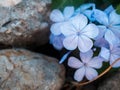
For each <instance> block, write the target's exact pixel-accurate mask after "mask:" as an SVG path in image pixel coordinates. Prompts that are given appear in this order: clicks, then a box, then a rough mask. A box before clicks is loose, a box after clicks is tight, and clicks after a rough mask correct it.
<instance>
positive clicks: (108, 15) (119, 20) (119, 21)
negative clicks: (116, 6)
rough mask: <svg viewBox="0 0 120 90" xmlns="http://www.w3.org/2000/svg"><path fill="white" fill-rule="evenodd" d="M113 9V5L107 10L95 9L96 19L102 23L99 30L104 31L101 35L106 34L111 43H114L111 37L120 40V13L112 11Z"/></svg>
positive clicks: (105, 36)
mask: <svg viewBox="0 0 120 90" xmlns="http://www.w3.org/2000/svg"><path fill="white" fill-rule="evenodd" d="M111 9H112V7H109V8H108V9H106V10H105V11H101V10H98V9H95V10H94V17H95V19H96V21H98V22H99V23H100V24H102V25H99V30H100V32H102V34H100V35H101V36H104V38H105V39H106V40H107V41H108V42H109V44H112V42H110V41H111V39H114V41H115V42H119V38H120V15H118V14H117V13H116V11H115V10H112V11H111V12H110V10H111ZM111 37H112V38H111Z"/></svg>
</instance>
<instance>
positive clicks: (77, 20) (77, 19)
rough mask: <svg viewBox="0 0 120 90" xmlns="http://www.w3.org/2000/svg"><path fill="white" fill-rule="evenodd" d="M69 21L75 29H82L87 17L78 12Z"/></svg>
mask: <svg viewBox="0 0 120 90" xmlns="http://www.w3.org/2000/svg"><path fill="white" fill-rule="evenodd" d="M70 22H71V23H72V25H73V26H74V27H75V29H76V31H77V30H81V29H83V28H84V27H85V26H86V25H87V23H88V20H87V17H86V16H84V15H83V14H78V15H76V16H74V17H73V18H71V20H70Z"/></svg>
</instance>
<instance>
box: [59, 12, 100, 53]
mask: <svg viewBox="0 0 120 90" xmlns="http://www.w3.org/2000/svg"><path fill="white" fill-rule="evenodd" d="M87 23H88V20H87V17H86V16H84V15H82V14H78V15H76V16H74V17H72V18H71V19H70V20H69V22H66V23H64V25H63V26H62V27H61V32H62V34H63V35H64V36H65V39H64V40H63V45H64V47H65V48H66V49H68V50H74V49H76V48H77V47H78V49H79V50H80V51H81V52H87V51H88V50H90V49H91V48H92V46H93V42H92V40H91V39H90V38H92V39H93V38H95V37H96V36H97V35H98V28H97V26H96V25H95V24H88V25H87Z"/></svg>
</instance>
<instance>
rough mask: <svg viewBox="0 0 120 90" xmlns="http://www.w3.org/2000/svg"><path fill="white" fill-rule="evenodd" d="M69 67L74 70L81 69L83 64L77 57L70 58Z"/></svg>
mask: <svg viewBox="0 0 120 90" xmlns="http://www.w3.org/2000/svg"><path fill="white" fill-rule="evenodd" d="M68 66H70V67H72V68H80V67H82V66H83V63H82V62H81V61H80V60H79V59H77V58H75V57H70V58H69V59H68Z"/></svg>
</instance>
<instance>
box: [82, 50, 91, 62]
mask: <svg viewBox="0 0 120 90" xmlns="http://www.w3.org/2000/svg"><path fill="white" fill-rule="evenodd" d="M92 56H93V51H92V50H89V51H88V52H85V53H82V52H81V53H80V58H81V60H82V62H83V63H88V62H89V61H90V60H91V58H92Z"/></svg>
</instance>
